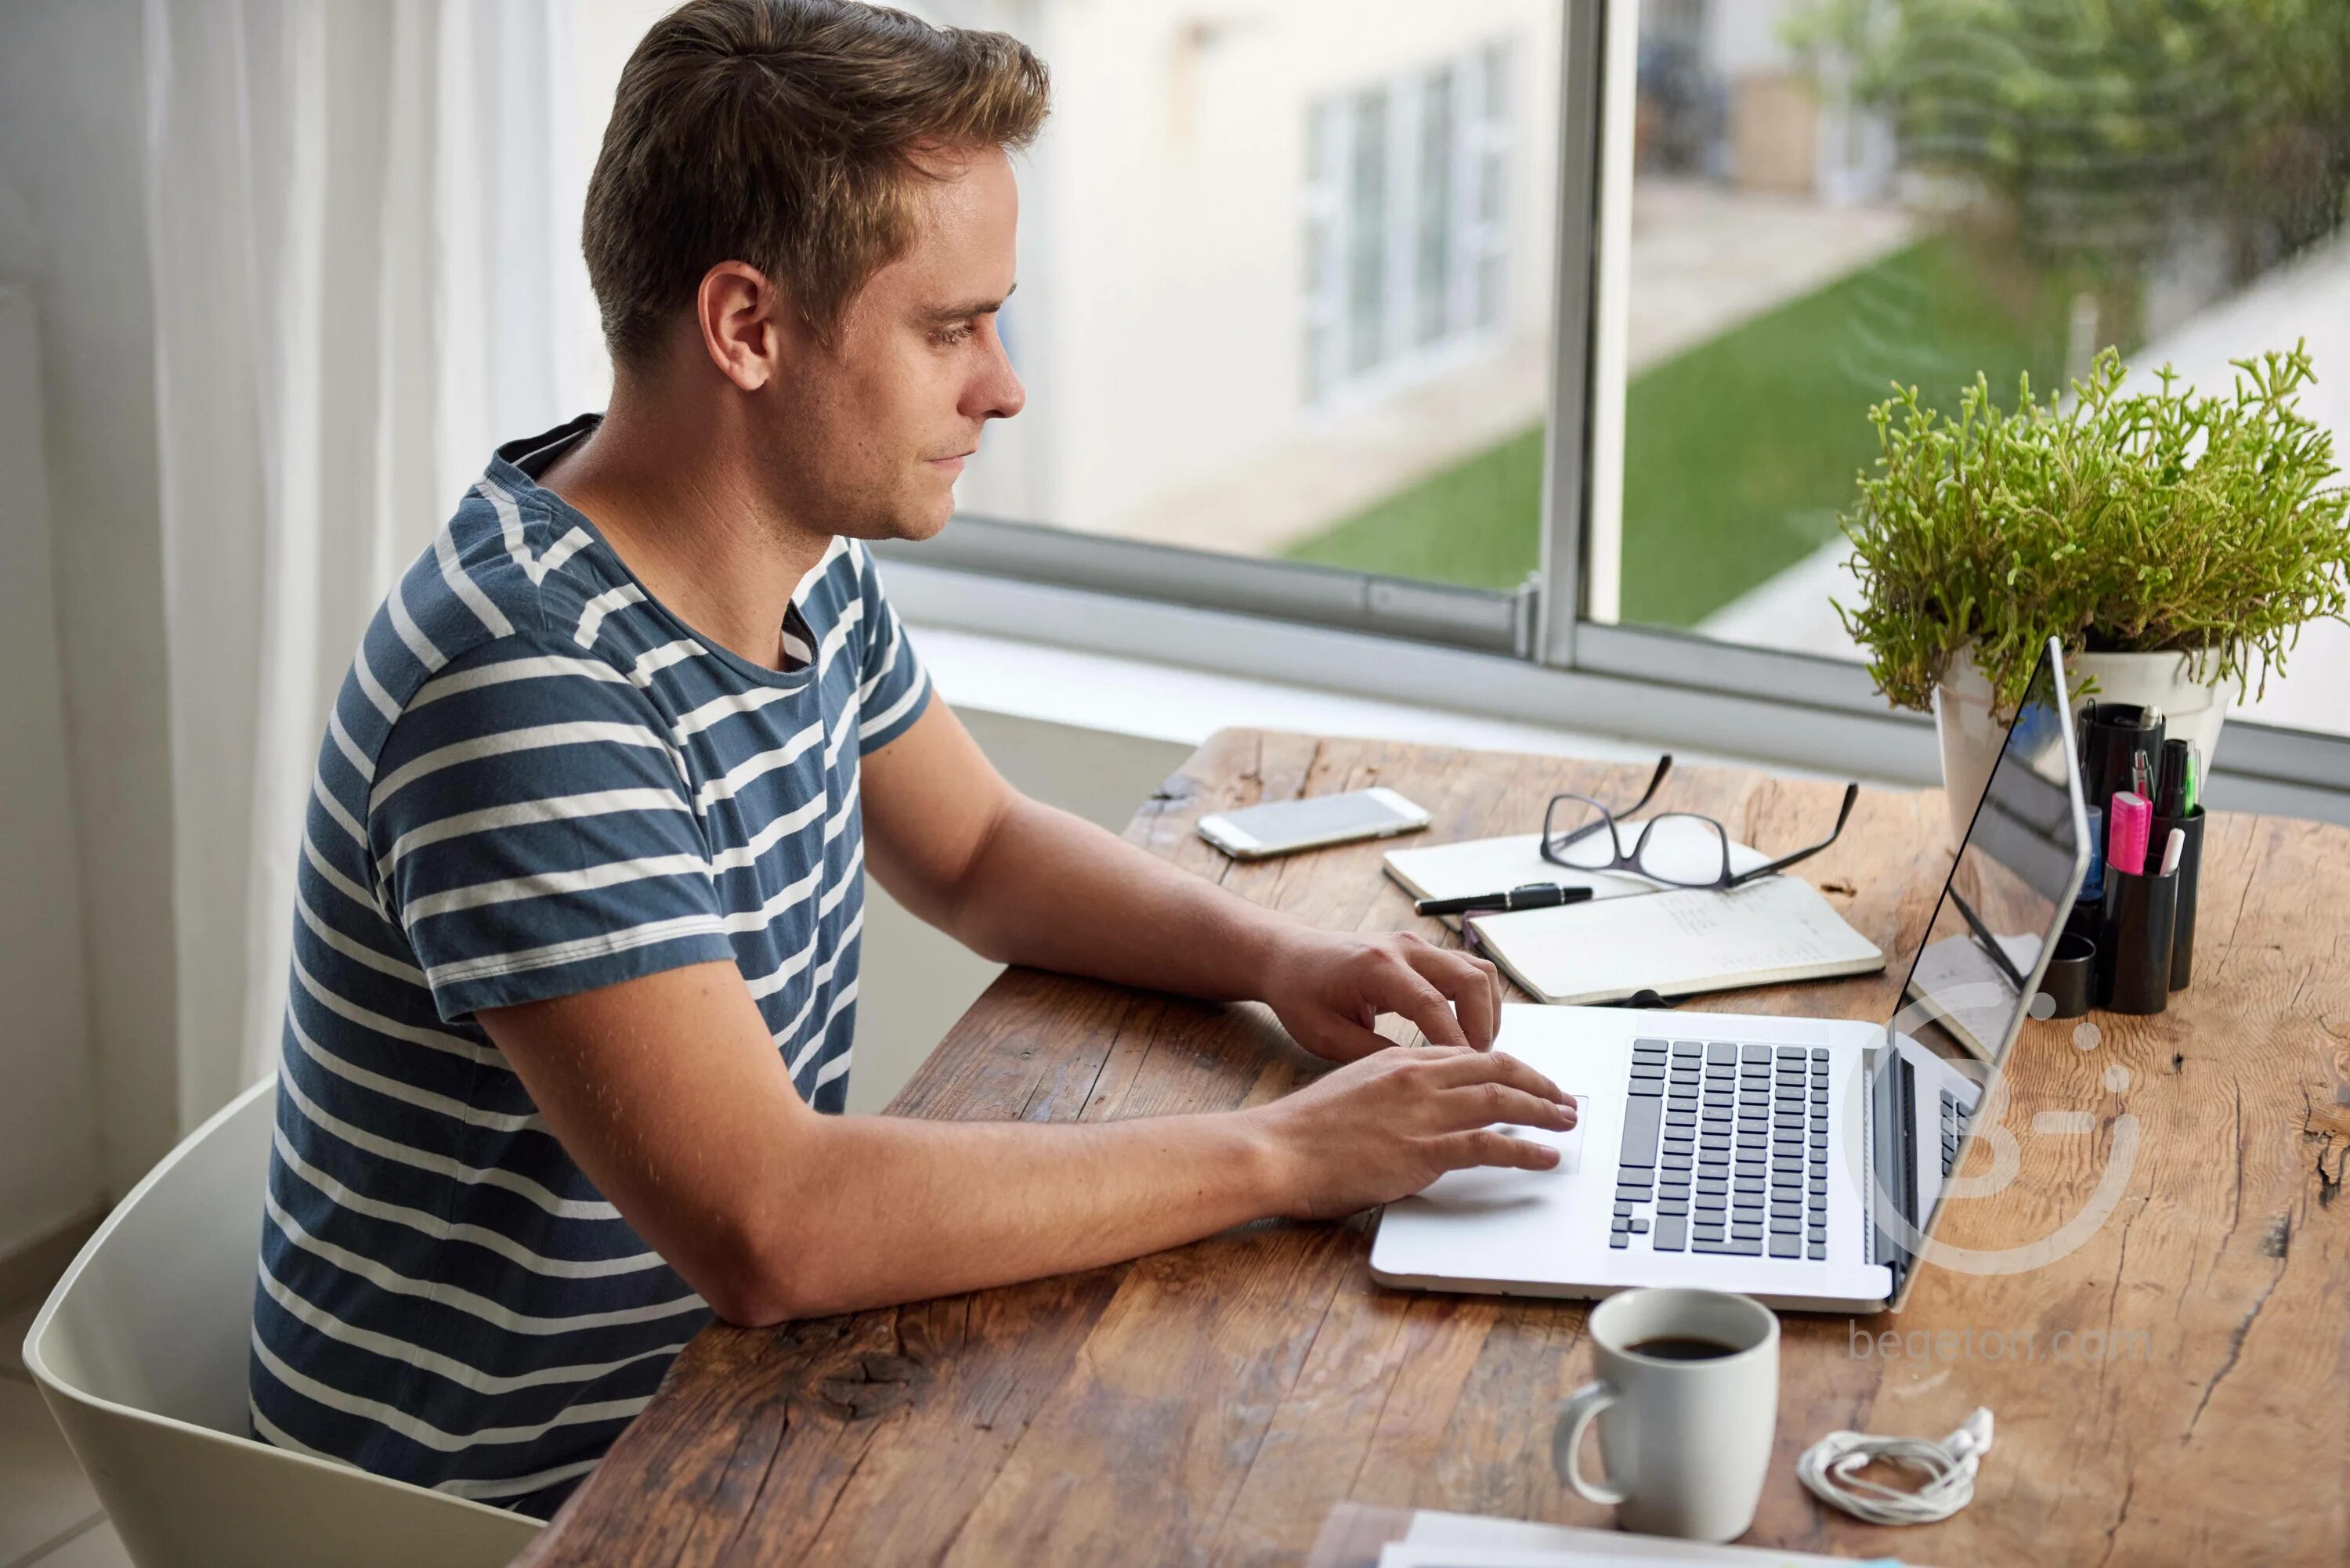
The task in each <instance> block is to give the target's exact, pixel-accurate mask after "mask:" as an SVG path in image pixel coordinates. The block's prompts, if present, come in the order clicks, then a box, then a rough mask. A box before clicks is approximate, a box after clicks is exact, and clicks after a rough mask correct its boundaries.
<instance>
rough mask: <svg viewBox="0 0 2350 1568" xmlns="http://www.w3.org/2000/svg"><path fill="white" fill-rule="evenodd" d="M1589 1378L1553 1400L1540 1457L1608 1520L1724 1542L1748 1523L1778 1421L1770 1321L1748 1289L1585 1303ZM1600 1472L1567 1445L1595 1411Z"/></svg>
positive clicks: (1576, 1441)
mask: <svg viewBox="0 0 2350 1568" xmlns="http://www.w3.org/2000/svg"><path fill="white" fill-rule="evenodd" d="M1591 1345H1592V1353H1593V1358H1594V1360H1595V1361H1596V1364H1597V1370H1598V1373H1599V1381H1597V1382H1596V1383H1587V1384H1586V1385H1584V1386H1582V1387H1581V1388H1578V1389H1576V1390H1575V1395H1574V1397H1572V1398H1570V1399H1568V1400H1567V1401H1566V1403H1565V1405H1563V1406H1561V1407H1560V1408H1559V1417H1558V1428H1557V1430H1556V1431H1555V1432H1554V1433H1553V1434H1552V1437H1551V1464H1552V1466H1553V1467H1554V1468H1555V1469H1557V1471H1558V1477H1559V1480H1563V1481H1565V1483H1566V1484H1567V1485H1569V1486H1571V1487H1573V1488H1574V1489H1575V1490H1576V1491H1578V1492H1580V1493H1582V1494H1583V1496H1585V1497H1586V1498H1588V1499H1589V1500H1590V1501H1593V1502H1597V1503H1607V1504H1613V1505H1615V1507H1616V1510H1617V1514H1616V1518H1617V1522H1618V1523H1619V1524H1621V1525H1622V1526H1623V1527H1624V1528H1625V1529H1627V1530H1636V1531H1639V1532H1643V1533H1646V1534H1650V1535H1678V1536H1681V1537H1683V1538H1685V1539H1687V1540H1690V1541H1716V1542H1719V1541H1729V1540H1731V1539H1733V1538H1735V1537H1737V1536H1739V1535H1742V1534H1744V1533H1745V1531H1746V1527H1747V1526H1748V1525H1750V1524H1752V1523H1753V1522H1754V1505H1755V1504H1756V1503H1757V1502H1759V1501H1762V1497H1763V1474H1764V1472H1765V1471H1767V1470H1768V1469H1770V1464H1771V1442H1772V1439H1773V1437H1775V1436H1776V1435H1777V1432H1778V1427H1779V1320H1778V1319H1777V1318H1775V1317H1773V1315H1772V1314H1771V1309H1770V1308H1768V1307H1766V1306H1764V1305H1763V1303H1761V1302H1758V1301H1756V1300H1754V1299H1753V1298H1752V1296H1742V1295H1732V1294H1730V1293H1727V1292H1723V1291H1695V1290H1633V1291H1626V1292H1624V1293H1621V1294H1618V1295H1612V1296H1609V1297H1608V1298H1607V1300H1605V1301H1603V1302H1601V1303H1599V1304H1598V1305H1597V1306H1596V1307H1594V1308H1592V1309H1591ZM1603 1411H1604V1412H1606V1418H1605V1419H1604V1420H1601V1421H1600V1423H1599V1451H1600V1455H1601V1457H1602V1458H1603V1459H1605V1460H1606V1461H1607V1480H1606V1481H1605V1482H1601V1481H1595V1480H1590V1479H1588V1478H1587V1477H1586V1476H1585V1475H1584V1474H1583V1471H1582V1468H1581V1464H1580V1461H1579V1459H1577V1456H1576V1450H1577V1449H1578V1448H1580V1446H1581V1445H1582V1442H1583V1430H1584V1428H1586V1427H1588V1426H1589V1425H1591V1422H1592V1419H1593V1417H1597V1416H1599V1415H1600V1414H1601V1412H1603Z"/></svg>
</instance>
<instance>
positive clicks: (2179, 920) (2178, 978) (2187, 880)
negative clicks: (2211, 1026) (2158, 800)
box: [2147, 806, 2203, 991]
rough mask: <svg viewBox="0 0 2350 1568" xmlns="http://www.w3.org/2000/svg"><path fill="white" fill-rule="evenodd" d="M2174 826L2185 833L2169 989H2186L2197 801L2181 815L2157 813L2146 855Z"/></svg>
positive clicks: (2197, 860)
mask: <svg viewBox="0 0 2350 1568" xmlns="http://www.w3.org/2000/svg"><path fill="white" fill-rule="evenodd" d="M2174 827H2175V828H2177V829H2178V831H2179V832H2180V833H2182V834H2184V835H2186V844H2185V847H2184V848H2183V850H2182V851H2181V853H2180V855H2179V857H2178V915H2177V917H2176V918H2175V919H2173V920H2172V921H2171V928H2170V989H2171V990H2173V991H2185V990H2186V989H2187V982H2188V981H2190V980H2192V979H2194V978H2195V882H2196V877H2197V874H2198V873H2199V871H2200V870H2201V868H2202V866H2203V808H2202V807H2201V806H2197V807H2196V808H2195V809H2194V810H2193V811H2190V812H2189V813H2188V814H2187V815H2184V816H2158V817H2156V818H2155V819H2154V827H2153V830H2152V831H2151V832H2149V833H2148V834H2147V846H2148V850H2149V856H2151V855H2156V854H2159V853H2160V852H2161V851H2160V848H2159V846H2162V845H2164V844H2168V842H2169V841H2170V830H2171V829H2172V828H2174Z"/></svg>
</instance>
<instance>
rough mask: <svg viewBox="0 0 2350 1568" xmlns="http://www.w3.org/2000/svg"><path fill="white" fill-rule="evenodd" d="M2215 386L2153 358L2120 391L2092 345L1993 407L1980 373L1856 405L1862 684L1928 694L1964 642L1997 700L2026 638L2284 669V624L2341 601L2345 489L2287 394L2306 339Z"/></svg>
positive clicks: (2346, 567)
mask: <svg viewBox="0 0 2350 1568" xmlns="http://www.w3.org/2000/svg"><path fill="white" fill-rule="evenodd" d="M2236 367H2237V369H2238V370H2239V371H2240V372H2241V374H2240V375H2239V376H2238V377H2237V379H2236V383H2235V386H2234V388H2233V389H2232V391H2231V392H2230V394H2229V395H2228V396H2225V397H2200V396H2198V395H2196V393H2195V392H2194V391H2193V389H2188V388H2181V387H2179V386H2178V384H2177V378H2176V377H2175V376H2173V375H2172V373H2171V372H2170V370H2169V369H2168V367H2166V368H2165V369H2163V371H2162V372H2161V374H2160V376H2159V377H2158V383H2159V384H2158V387H2157V388H2156V389H2152V390H2148V391H2144V392H2136V393H2130V394H2126V395H2125V394H2124V393H2123V391H2122V389H2121V386H2122V380H2123V378H2124V376H2125V375H2126V370H2125V369H2124V367H2123V365H2122V363H2121V358H2120V356H2119V355H2117V354H2116V353H2115V352H2113V351H2112V350H2111V349H2107V350H2106V352H2105V353H2103V354H2101V355H2100V356H2098V358H2097V362H2096V365H2095V368H2094V369H2092V370H2091V371H2090V374H2089V377H2088V379H2086V380H2085V381H2078V382H2075V383H2074V388H2073V392H2074V396H2073V399H2072V400H2071V401H2070V402H2062V401H2059V400H2050V401H2048V402H2045V403H2043V402H2041V401H2039V400H2037V399H2035V398H2034V397H2033V393H2032V385H2031V381H2030V379H2029V378H2028V377H2027V378H2022V379H2020V381H2019V387H2018V392H2017V406H2016V408H2015V409H2014V410H2013V411H2012V412H2002V410H2000V408H1999V406H1998V405H1997V404H1996V403H1994V402H1993V401H1992V400H1991V387H1990V384H1989V382H1988V381H1986V380H1985V379H1983V378H1981V376H1978V377H1977V378H1976V379H1975V384H1974V385H1973V386H1972V387H1971V388H1970V389H1967V391H1966V392H1965V393H1964V394H1963V395H1962V396H1961V397H1960V400H1959V410H1958V413H1957V415H1956V417H1955V418H1946V417H1944V416H1943V415H1941V414H1939V413H1938V412H1936V411H1935V410H1932V409H1929V408H1927V407H1925V406H1924V405H1923V404H1922V403H1921V402H1920V401H1919V400H1918V390H1917V389H1916V388H1914V387H1912V388H1909V389H1907V390H1903V389H1898V388H1897V389H1896V393H1897V395H1896V396H1894V397H1892V398H1889V399H1887V400H1886V401H1884V402H1882V403H1880V404H1878V405H1877V406H1876V407H1875V408H1873V409H1871V410H1869V420H1870V422H1871V423H1873V424H1874V425H1875V426H1876V428H1877V443H1878V450H1879V455H1878V458H1877V463H1876V465H1875V468H1874V471H1873V472H1863V473H1862V474H1861V475H1860V477H1859V484H1860V494H1859V499H1858V501H1857V503H1856V504H1855V505H1854V506H1853V507H1852V508H1851V509H1850V510H1849V511H1847V512H1846V514H1844V515H1843V516H1842V518H1841V519H1840V521H1841V523H1842V524H1843V525H1844V530H1845V533H1846V535H1847V536H1848V537H1849V538H1850V539H1851V540H1852V543H1853V549H1854V560H1853V564H1852V569H1853V573H1854V575H1855V576H1857V577H1858V578H1859V579H1860V587H1861V601H1860V604H1859V607H1857V608H1847V607H1845V606H1844V605H1843V604H1841V603H1839V604H1838V605H1837V606H1836V613H1837V614H1838V615H1840V616H1842V617H1843V618H1844V623H1845V628H1846V630H1847V631H1849V632H1850V633H1851V634H1852V635H1853V637H1854V638H1855V639H1857V640H1858V641H1859V642H1861V643H1862V644H1863V645H1865V646H1866V648H1867V649H1868V650H1869V655H1870V658H1869V673H1870V675H1872V676H1873V677H1874V678H1875V679H1876V681H1877V690H1878V691H1882V692H1884V693H1885V695H1886V696H1887V697H1888V698H1890V699H1892V700H1893V701H1894V702H1895V703H1897V704H1898V705H1899V706H1902V707H1905V708H1919V709H1922V708H1926V707H1928V706H1929V702H1930V699H1931V693H1932V691H1933V688H1934V684H1935V682H1936V681H1937V680H1939V679H1940V678H1941V677H1942V675H1943V673H1944V671H1945V670H1947V669H1948V668H1949V666H1950V663H1951V661H1952V660H1953V659H1957V658H1959V657H1960V656H1961V655H1963V654H1965V653H1967V652H1971V653H1972V655H1973V657H1974V659H1975V662H1976V663H1977V664H1978V665H1979V666H1980V667H1981V669H1982V671H1983V673H1984V675H1985V676H1986V677H1987V678H1988V679H1989V680H1990V681H1991V688H1992V691H1993V693H1994V696H1995V701H1996V704H1997V706H1998V707H1999V709H2000V711H2002V712H2012V711H2013V709H2014V706H2015V704H2016V703H2017V702H2018V701H2021V699H2022V695H2023V689H2024V687H2025V685H2026V683H2027V682H2028V681H2029V680H2031V677H2032V669H2033V661H2034V660H2035V659H2037V658H2038V656H2039V649H2040V647H2041V645H2042V644H2043V642H2045V640H2046V639H2048V638H2050V637H2052V636H2054V637H2058V638H2061V639H2063V640H2064V647H2065V648H2066V649H2067V650H2069V651H2074V652H2078V651H2082V650H2087V651H2091V652H2159V651H2162V650H2165V649H2180V650H2185V651H2188V652H2190V653H2192V654H2193V655H2194V656H2195V659H2196V665H2195V671H2196V674H2197V676H2198V678H2199V679H2215V678H2216V679H2220V680H2230V679H2232V680H2237V681H2238V682H2240V683H2241V682H2242V681H2243V680H2245V679H2246V678H2247V676H2248V674H2249V670H2250V668H2251V664H2250V656H2251V653H2252V652H2254V651H2257V652H2259V653H2261V654H2263V655H2265V656H2266V658H2267V660H2268V663H2269V666H2270V668H2272V669H2275V670H2280V671H2282V669H2283V667H2284V658H2285V654H2286V652H2287V650H2288V649H2290V648H2291V647H2292V645H2293V640H2294V639H2295V636H2296V635H2297V628H2299V627H2300V626H2301V624H2302V623H2303V621H2306V620H2311V619H2314V618H2318V617H2331V618H2335V619H2345V618H2350V617H2345V613H2344V612H2345V606H2350V517H2345V513H2350V490H2345V488H2344V487H2343V486H2341V485H2339V484H2336V483H2330V482H2332V481H2334V479H2335V478H2336V477H2337V474H2338V471H2337V470H2336V469H2335V467H2334V438H2333V435H2332V433H2331V432H2330V431H2325V430H2324V429H2322V428H2320V427H2319V426H2317V425H2316V424H2315V423H2314V422H2313V421H2310V420H2309V419H2308V418H2307V417H2306V416H2304V415H2303V414H2302V413H2301V411H2300V410H2298V409H2297V408H2295V407H2294V406H2293V400H2294V394H2295V393H2296V392H2297V391H2298V390H2299V389H2301V388H2302V387H2303V386H2305V385H2307V384H2308V383H2309V382H2311V381H2312V380H2314V379H2315V378H2314V373H2313V371H2312V369H2311V367H2310V361H2309V355H2308V353H2307V350H2306V348H2305V346H2300V347H2296V348H2293V351H2292V352H2291V353H2288V354H2274V353H2271V354H2265V355H2262V357H2261V358H2257V359H2241V360H2238V361H2236Z"/></svg>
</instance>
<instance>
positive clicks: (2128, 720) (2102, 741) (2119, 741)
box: [2081, 702, 2163, 808]
mask: <svg viewBox="0 0 2350 1568" xmlns="http://www.w3.org/2000/svg"><path fill="white" fill-rule="evenodd" d="M2162 731H2163V722H2162V720H2161V719H2160V718H2154V719H2152V720H2149V719H2148V717H2147V711H2146V710H2145V709H2144V708H2141V707H2139V706H2138V705H2137V704H2136V703H2134V702H2104V703H2098V702H2092V703H2089V704H2087V705H2086V706H2085V707H2084V708H2083V709H2082V711H2081V789H2082V794H2083V798H2084V799H2085V800H2087V801H2088V803H2089V804H2090V805H2094V806H2098V807H2101V808H2102V807H2106V806H2109V805H2111V804H2112V802H2113V798H2114V792H2115V791H2116V790H2125V789H2127V788H2129V787H2130V763H2131V761H2132V760H2133V759H2134V758H2135V757H2136V755H2137V753H2140V752H2144V753H2146V760H2147V767H2148V768H2149V769H2151V768H2153V767H2155V766H2156V765H2158V763H2160V761H2161V758H2162ZM2147 782H2148V783H2149V784H2151V783H2152V782H2153V781H2152V780H2148V781H2147Z"/></svg>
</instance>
